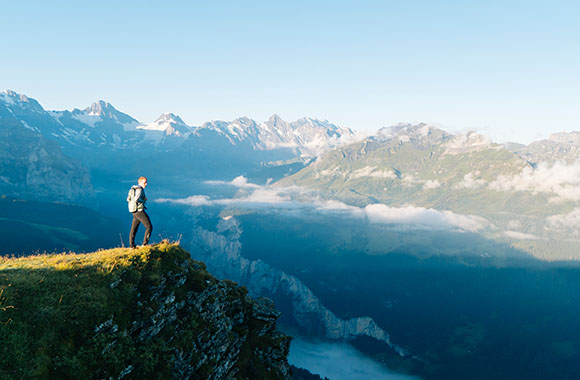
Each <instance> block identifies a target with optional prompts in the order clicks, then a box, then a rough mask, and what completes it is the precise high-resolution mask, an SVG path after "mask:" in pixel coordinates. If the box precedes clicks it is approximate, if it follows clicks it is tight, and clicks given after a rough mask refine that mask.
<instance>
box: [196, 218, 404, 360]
mask: <svg viewBox="0 0 580 380" xmlns="http://www.w3.org/2000/svg"><path fill="white" fill-rule="evenodd" d="M240 233H241V231H240V229H239V226H238V222H237V220H236V219H235V218H229V219H228V220H221V221H220V222H219V225H218V232H212V231H208V230H206V229H203V228H201V227H198V228H196V230H195V231H194V233H193V235H194V238H193V239H194V240H193V244H194V246H195V249H196V250H198V251H200V252H202V253H203V256H202V257H203V260H204V261H205V263H206V264H207V265H208V266H209V268H210V270H211V271H212V272H213V273H216V274H218V275H219V276H221V277H224V278H231V279H233V280H234V281H238V282H239V283H240V284H242V285H244V286H246V287H247V288H248V290H249V291H250V292H251V293H252V294H256V295H266V296H269V297H274V295H276V294H284V297H285V298H287V299H289V300H291V303H292V309H293V318H294V320H295V321H296V322H297V323H298V324H299V325H300V327H301V328H303V329H304V330H305V331H306V332H307V333H308V334H310V335H314V336H321V337H325V338H328V339H333V340H347V341H348V340H351V339H354V338H356V337H358V336H368V337H371V338H375V339H377V340H379V341H382V342H385V343H386V344H388V345H389V346H390V347H391V348H393V349H394V350H395V351H396V352H397V353H398V354H399V355H401V356H406V355H407V354H408V352H407V351H406V350H405V349H404V348H402V347H399V346H397V345H396V344H393V343H392V342H391V339H390V336H389V334H387V333H386V332H385V331H384V330H383V329H382V328H380V327H379V326H378V325H377V324H376V322H375V321H374V320H373V319H372V318H370V317H359V318H352V319H348V320H344V319H341V318H339V317H337V316H336V315H335V314H334V313H333V312H332V311H331V310H329V309H328V308H326V307H325V306H324V305H323V304H322V303H321V302H320V300H319V299H318V298H317V297H316V296H315V295H314V293H312V291H311V290H310V289H309V288H308V287H307V286H306V285H304V284H303V283H302V282H301V281H300V280H299V279H298V278H296V277H295V276H292V275H289V274H287V273H285V272H283V271H281V270H278V269H275V268H272V267H271V266H270V265H268V264H267V263H265V262H263V261H261V260H256V261H250V260H248V259H246V258H244V257H242V255H241V244H240V242H239V240H238V238H239V236H240Z"/></svg>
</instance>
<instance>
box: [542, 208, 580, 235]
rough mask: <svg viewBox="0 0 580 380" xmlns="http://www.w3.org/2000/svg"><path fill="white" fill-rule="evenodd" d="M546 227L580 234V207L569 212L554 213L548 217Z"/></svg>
mask: <svg viewBox="0 0 580 380" xmlns="http://www.w3.org/2000/svg"><path fill="white" fill-rule="evenodd" d="M546 228H547V229H549V230H554V231H559V232H564V233H566V232H572V233H573V234H574V235H579V234H580V208H575V209H574V210H572V211H571V212H569V213H568V214H558V215H552V216H550V217H548V218H546Z"/></svg>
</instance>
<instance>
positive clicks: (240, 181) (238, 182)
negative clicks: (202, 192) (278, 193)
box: [204, 175, 260, 189]
mask: <svg viewBox="0 0 580 380" xmlns="http://www.w3.org/2000/svg"><path fill="white" fill-rule="evenodd" d="M204 183H206V184H208V185H227V186H234V187H239V188H250V189H257V188H259V187H260V185H256V184H254V183H249V182H248V179H247V178H246V177H244V176H243V175H240V176H237V177H236V178H234V179H233V180H232V181H231V182H226V181H205V182H204Z"/></svg>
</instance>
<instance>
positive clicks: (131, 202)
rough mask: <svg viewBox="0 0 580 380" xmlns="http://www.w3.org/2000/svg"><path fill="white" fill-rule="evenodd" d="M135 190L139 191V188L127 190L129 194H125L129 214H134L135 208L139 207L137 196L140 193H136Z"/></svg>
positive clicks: (134, 187)
mask: <svg viewBox="0 0 580 380" xmlns="http://www.w3.org/2000/svg"><path fill="white" fill-rule="evenodd" d="M137 189H139V190H140V187H139V186H133V187H131V189H129V194H127V203H128V206H129V212H136V211H137V208H138V207H139V205H138V203H137V201H138V200H139V196H140V195H141V192H140V191H139V192H137Z"/></svg>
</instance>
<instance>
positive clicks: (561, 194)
mask: <svg viewBox="0 0 580 380" xmlns="http://www.w3.org/2000/svg"><path fill="white" fill-rule="evenodd" d="M489 187H490V188H491V189H493V190H497V191H506V192H511V191H527V192H531V193H532V194H539V193H543V194H548V195H554V196H553V197H551V198H550V200H551V201H553V202H561V201H566V200H572V201H578V200H580V161H576V162H575V163H573V164H571V165H568V164H566V163H564V162H556V163H553V164H550V163H547V162H542V163H540V164H539V165H538V166H537V167H536V168H532V167H531V166H527V167H525V168H524V169H523V170H522V172H521V173H519V174H517V175H514V176H508V175H500V176H498V177H497V179H496V180H495V181H493V182H491V183H490V184H489Z"/></svg>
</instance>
